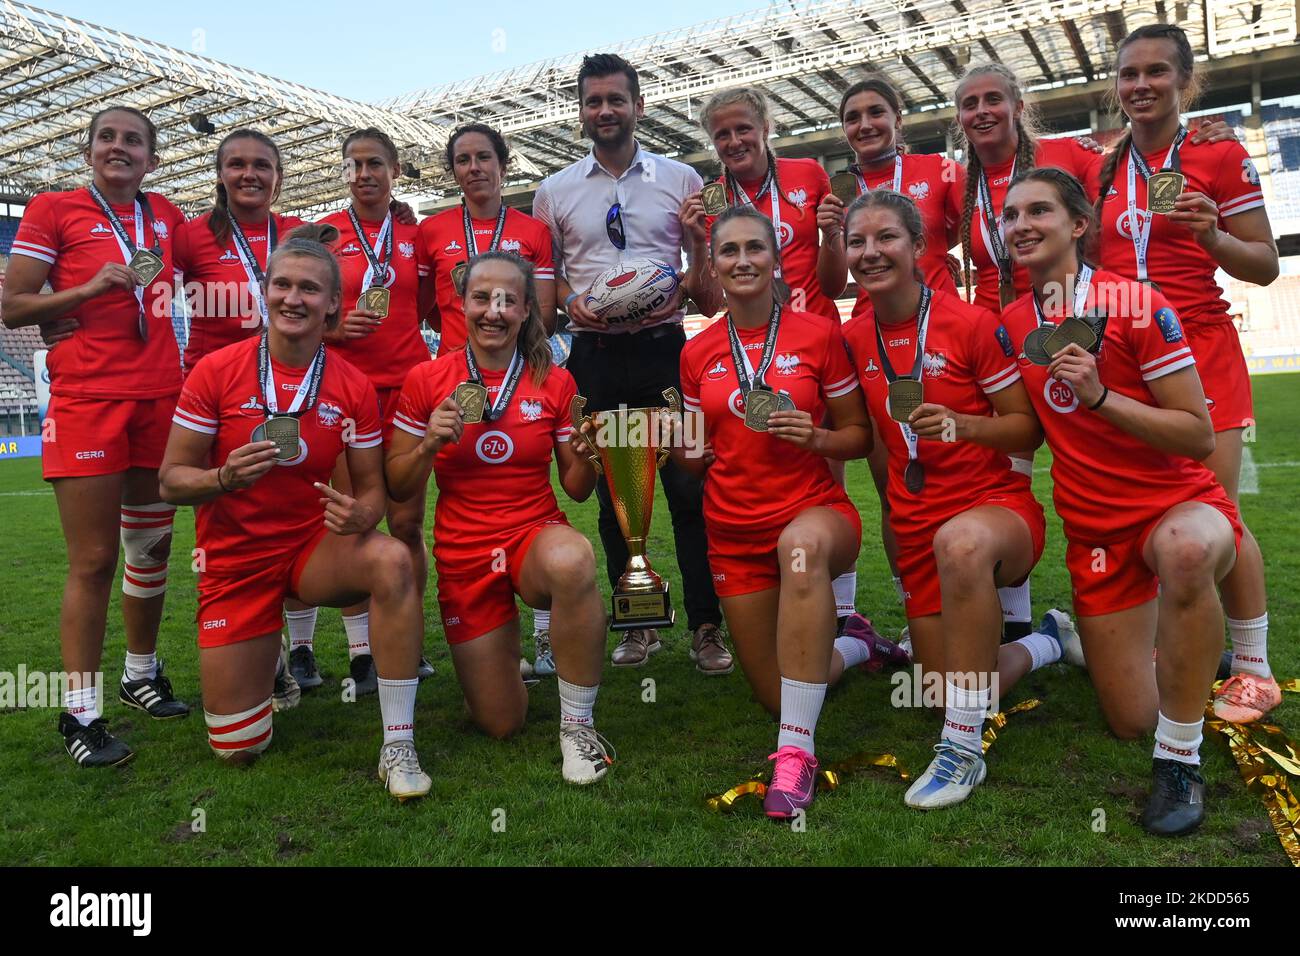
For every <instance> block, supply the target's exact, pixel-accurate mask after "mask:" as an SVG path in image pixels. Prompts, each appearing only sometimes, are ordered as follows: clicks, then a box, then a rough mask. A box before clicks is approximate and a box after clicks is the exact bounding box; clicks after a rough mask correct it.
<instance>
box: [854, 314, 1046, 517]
mask: <svg viewBox="0 0 1300 956" xmlns="http://www.w3.org/2000/svg"><path fill="white" fill-rule="evenodd" d="M880 332H881V336H882V338H883V339H884V341H885V348H886V349H887V350H888V353H889V361H890V364H891V366H892V367H893V369H894V371H896V372H897V373H898V374H899V375H910V374H911V371H912V366H913V363H914V362H915V361H916V334H917V329H916V318H915V316H913V317H912V318H911V319H909V320H908V321H907V322H906V323H904V324H902V325H886V326H881V329H880ZM844 339H845V341H846V342H847V343H848V346H849V351H850V352H851V353H852V355H853V361H854V365H855V367H856V369H857V374H858V378H859V380H860V381H861V382H862V388H863V391H864V392H865V393H866V400H867V410H868V411H869V412H870V413H871V417H872V418H873V419H874V420H875V423H876V431H877V433H878V434H879V435H880V437H881V440H882V441H883V442H884V443H885V448H886V449H887V450H888V452H889V481H888V485H887V494H888V496H889V506H890V508H891V509H892V511H893V514H892V516H891V521H892V522H893V523H894V524H895V525H896V526H897V527H898V528H899V529H904V530H906V531H907V532H908V533H909V534H910V533H914V532H916V531H919V530H920V529H922V528H928V527H935V528H937V527H938V526H939V525H942V524H943V523H944V522H945V521H947V520H948V519H949V518H951V517H953V516H954V515H958V514H960V513H961V512H963V511H965V510H966V509H967V508H969V507H970V505H971V502H972V501H976V500H979V499H981V498H983V497H985V496H986V495H991V494H997V493H1007V494H1011V493H1015V492H1018V491H1023V490H1024V489H1025V487H1026V485H1027V482H1026V480H1025V478H1024V476H1023V475H1018V474H1016V473H1015V472H1013V471H1012V470H1011V458H1010V457H1009V456H1008V455H1007V454H1006V453H1005V452H1000V451H997V450H995V449H992V448H988V447H986V446H984V445H977V444H975V443H973V442H968V441H958V442H944V441H934V440H933V439H920V440H918V442H917V458H918V460H919V461H920V462H921V466H922V467H923V468H924V469H925V487H924V488H923V489H922V491H921V492H920V493H919V494H913V493H912V492H910V491H908V490H907V487H906V486H905V485H904V483H903V470H904V469H905V468H906V467H907V462H908V450H907V440H906V439H905V438H904V437H903V430H902V426H901V425H900V424H899V423H898V422H896V421H894V420H893V419H892V418H890V417H889V412H888V411H887V410H886V408H885V399H886V397H887V396H888V382H887V381H886V379H885V373H884V372H883V371H882V370H881V362H880V348H879V343H878V342H877V340H876V322H875V317H874V314H873V315H867V316H864V317H862V318H860V319H854V320H852V321H851V322H850V323H849V324H848V325H846V326H845V327H844ZM1015 356H1016V351H1015V349H1014V348H1013V347H1012V344H1011V338H1010V337H1009V336H1008V335H1007V333H1006V330H1005V329H1003V328H1002V326H1001V323H1000V321H999V320H998V317H997V316H996V315H994V314H993V313H992V312H990V311H989V310H988V309H984V308H981V307H980V306H978V305H973V304H970V303H967V302H963V301H962V300H961V299H960V298H959V297H958V296H957V295H955V294H953V293H950V292H938V291H937V292H935V293H934V298H933V299H932V300H931V304H930V321H929V326H928V328H927V331H926V337H925V357H924V358H923V359H922V364H921V381H922V382H923V384H924V387H925V396H924V400H925V401H926V402H933V403H935V404H939V405H945V406H947V407H948V408H951V409H952V410H953V411H954V412H957V413H960V414H966V415H984V416H992V415H993V414H994V412H993V403H992V402H991V401H990V400H989V396H990V395H992V394H993V393H995V392H998V391H1001V390H1002V389H1004V388H1006V387H1007V386H1009V385H1014V384H1015V383H1016V382H1018V381H1020V371H1019V369H1018V368H1017V367H1016V358H1015Z"/></svg>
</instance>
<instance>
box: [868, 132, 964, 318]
mask: <svg viewBox="0 0 1300 956" xmlns="http://www.w3.org/2000/svg"><path fill="white" fill-rule="evenodd" d="M901 157H902V160H903V168H902V170H901V173H902V175H901V176H900V175H897V172H896V169H895V164H894V163H889V164H888V165H886V166H883V167H881V168H880V169H877V170H868V171H867V173H866V175H864V176H863V177H862V178H861V179H860V180H859V182H858V195H862V185H863V183H865V184H866V186H867V189H881V188H885V189H896V190H897V191H898V192H901V193H902V194H903V195H904V196H910V197H911V198H912V201H913V202H915V203H916V208H917V209H919V210H920V212H921V221H922V222H923V223H924V224H925V254H924V255H922V256H921V258H920V259H919V260H918V261H917V265H918V266H919V267H920V269H921V274H922V276H923V278H924V279H925V284H926V285H928V286H929V287H930V288H931V289H934V290H935V291H943V292H952V293H954V294H956V292H957V284H956V283H955V282H953V281H952V273H951V272H950V271H948V250H949V248H951V245H950V243H949V242H948V231H949V230H950V229H955V228H956V226H957V224H958V223H959V222H961V199H962V194H961V191H962V184H961V179H960V177H961V166H960V165H959V164H958V163H957V162H956V161H955V160H951V159H949V158H948V157H947V156H943V155H940V154H938V153H920V154H915V153H902V154H901ZM896 181H897V183H898V185H897V186H895V185H894V183H895V182H896ZM870 308H871V300H870V299H869V298H868V297H867V293H866V292H865V291H864V290H862V289H859V290H858V301H857V302H855V303H854V305H853V317H854V318H855V319H856V318H858V317H859V316H861V315H864V314H866V312H867V311H868V310H869V309H870Z"/></svg>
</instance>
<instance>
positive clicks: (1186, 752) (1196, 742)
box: [1152, 712, 1205, 767]
mask: <svg viewBox="0 0 1300 956" xmlns="http://www.w3.org/2000/svg"><path fill="white" fill-rule="evenodd" d="M1204 723H1205V721H1204V720H1198V721H1196V722H1195V723H1191V724H1180V723H1179V722H1178V721H1176V720H1170V719H1169V718H1168V717H1166V716H1165V715H1164V713H1163V712H1161V714H1160V716H1159V717H1158V718H1157V720H1156V747H1155V751H1154V753H1152V756H1153V757H1160V758H1162V759H1164V760H1177V761H1178V762H1179V763H1189V764H1191V765H1192V766H1193V767H1195V766H1197V765H1198V764H1200V762H1201V753H1200V749H1201V725H1202V724H1204Z"/></svg>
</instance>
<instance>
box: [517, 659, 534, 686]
mask: <svg viewBox="0 0 1300 956" xmlns="http://www.w3.org/2000/svg"><path fill="white" fill-rule="evenodd" d="M519 676H520V677H522V678H523V679H524V680H528V678H530V677H532V676H533V665H532V664H531V663H530V662H529V660H528V658H526V657H521V658H519Z"/></svg>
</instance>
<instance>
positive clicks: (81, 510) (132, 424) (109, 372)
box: [3, 107, 189, 767]
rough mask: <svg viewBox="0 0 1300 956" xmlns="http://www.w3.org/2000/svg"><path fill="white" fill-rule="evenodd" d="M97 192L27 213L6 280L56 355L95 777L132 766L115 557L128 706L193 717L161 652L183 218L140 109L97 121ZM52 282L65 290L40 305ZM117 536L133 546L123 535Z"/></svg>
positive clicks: (72, 574)
mask: <svg viewBox="0 0 1300 956" xmlns="http://www.w3.org/2000/svg"><path fill="white" fill-rule="evenodd" d="M85 160H86V164H87V165H88V166H90V168H91V170H92V179H91V183H90V185H89V186H87V187H86V188H83V189H75V190H71V191H69V192H62V193H41V194H40V195H38V196H36V197H35V198H33V199H32V201H31V202H30V203H29V204H28V206H27V209H26V211H25V212H24V213H23V219H22V223H21V224H20V225H19V227H18V234H17V237H16V238H15V240H14V243H13V250H12V252H11V255H10V260H9V267H8V271H7V273H6V275H5V283H4V292H3V296H4V303H3V314H4V322H5V325H7V326H8V327H9V328H21V327H22V326H26V325H39V326H41V331H42V334H43V335H45V336H46V337H47V340H48V341H50V342H51V343H58V344H54V345H53V347H52V349H51V351H50V353H49V360H48V367H49V375H50V391H51V395H52V397H51V400H50V408H49V414H48V416H47V418H46V421H45V423H44V426H43V428H42V438H43V439H44V440H43V442H42V445H41V459H42V460H41V468H42V472H43V474H44V477H45V480H46V481H49V482H50V483H51V484H52V485H53V487H54V498H55V501H56V503H57V505H58V509H59V521H60V524H61V525H62V527H63V535H64V539H65V541H66V544H67V554H68V576H67V579H66V581H65V583H64V588H63V607H62V611H61V613H60V618H59V639H60V644H61V646H62V656H63V670H64V671H65V672H66V673H67V674H68V675H69V681H68V686H67V689H66V690H65V692H64V705H65V707H66V712H64V713H61V714H60V715H59V724H58V726H59V732H60V734H61V735H62V737H63V740H64V745H65V747H66V748H67V751H68V753H69V755H71V756H72V758H73V759H74V760H76V762H77V763H78V764H79V765H81V766H83V767H98V766H111V765H114V764H120V763H124V762H125V761H127V760H130V759H131V757H132V756H134V754H133V752H132V751H131V749H130V748H129V747H128V746H127V745H126V744H125V743H124V742H123V741H121V740H119V739H117V738H115V737H113V736H112V735H111V734H110V733H109V732H108V723H107V721H106V720H105V719H104V718H103V716H102V711H101V707H102V703H103V702H102V701H100V700H99V699H98V695H97V693H96V687H95V685H94V683H93V682H90V681H88V680H86V679H85V678H88V677H89V676H90V675H93V674H95V673H96V672H98V671H99V669H100V663H101V659H102V656H103V650H104V630H105V627H106V620H107V616H108V603H109V591H110V589H111V588H112V586H113V579H114V577H115V576H116V573H117V558H118V551H119V549H121V550H122V551H124V552H125V555H126V571H125V573H124V574H123V577H122V594H123V598H122V617H123V619H124V623H125V625H126V646H127V651H126V665H125V669H124V672H123V675H122V680H121V683H120V685H119V688H118V698H119V700H121V702H122V703H124V704H126V705H127V706H129V707H135V708H138V709H140V710H143V711H145V712H146V713H148V714H149V716H151V717H154V718H158V719H161V718H170V717H183V716H185V715H186V714H188V713H189V708H188V707H186V706H185V704H183V703H182V702H180V701H178V700H176V699H175V697H173V695H172V689H171V684H170V683H169V682H168V680H167V678H166V677H165V676H163V674H162V670H161V666H160V665H159V663H158V660H157V657H156V654H155V650H156V647H157V641H158V625H159V621H160V620H161V618H162V611H163V600H164V595H165V593H166V590H167V559H168V555H169V554H170V551H171V538H172V519H173V516H174V514H175V510H176V509H175V508H173V507H172V506H171V505H169V504H165V503H163V502H162V501H160V500H159V495H158V466H159V464H160V463H161V462H162V457H163V448H164V446H165V444H166V441H167V437H166V436H167V422H168V420H169V419H170V418H171V413H172V408H173V407H174V406H175V403H176V395H177V394H178V393H179V392H180V388H181V374H180V355H179V354H178V353H177V349H176V337H175V335H173V334H172V329H171V299H172V291H173V289H172V242H173V239H174V237H175V234H176V230H177V228H178V227H179V226H180V224H181V223H182V222H184V220H185V217H184V216H183V215H182V214H181V212H180V210H178V209H177V208H176V207H175V206H173V205H172V204H171V203H170V202H168V201H167V200H166V199H164V198H163V197H162V196H160V195H158V194H157V193H144V192H141V190H140V185H141V183H142V181H143V180H144V178H145V176H147V175H148V174H149V173H151V172H153V171H154V169H155V168H157V165H158V156H157V130H156V129H155V128H154V125H153V123H152V122H151V121H150V120H149V118H148V117H146V116H145V115H144V114H143V113H141V112H139V111H138V110H135V109H130V108H127V107H110V108H108V109H104V110H101V111H99V112H98V113H96V114H95V115H94V117H92V119H91V121H90V130H89V134H88V137H87V142H86V150H85ZM47 281H48V282H49V285H50V287H51V289H52V290H53V293H52V294H50V295H43V294H41V289H42V287H43V286H44V285H45V283H46V282H47ZM119 538H120V540H119Z"/></svg>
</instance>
